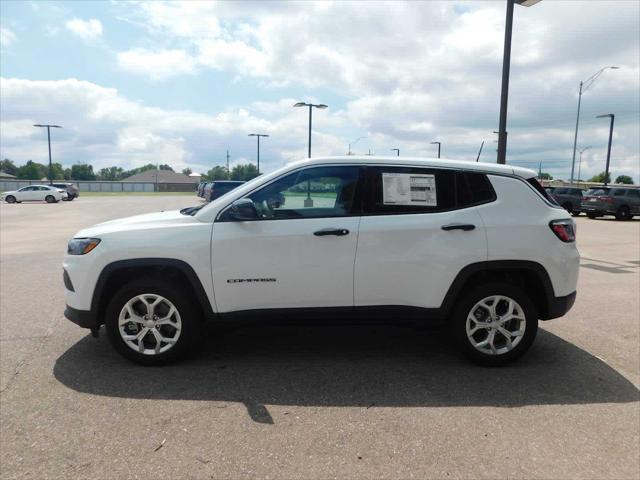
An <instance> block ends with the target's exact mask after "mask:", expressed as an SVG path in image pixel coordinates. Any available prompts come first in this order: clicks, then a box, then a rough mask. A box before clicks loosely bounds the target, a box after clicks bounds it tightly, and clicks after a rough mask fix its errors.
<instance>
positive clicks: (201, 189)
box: [196, 182, 207, 197]
mask: <svg viewBox="0 0 640 480" xmlns="http://www.w3.org/2000/svg"><path fill="white" fill-rule="evenodd" d="M206 184H207V182H200V183H199V184H198V186H197V187H196V193H197V194H198V196H199V197H204V187H205V185H206Z"/></svg>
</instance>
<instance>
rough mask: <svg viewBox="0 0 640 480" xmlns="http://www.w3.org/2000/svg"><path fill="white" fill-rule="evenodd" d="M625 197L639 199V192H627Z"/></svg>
mask: <svg viewBox="0 0 640 480" xmlns="http://www.w3.org/2000/svg"><path fill="white" fill-rule="evenodd" d="M627 196H629V197H634V198H637V197H640V190H627Z"/></svg>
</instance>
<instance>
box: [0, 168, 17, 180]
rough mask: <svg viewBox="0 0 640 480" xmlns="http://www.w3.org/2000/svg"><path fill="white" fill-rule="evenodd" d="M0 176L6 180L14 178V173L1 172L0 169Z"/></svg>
mask: <svg viewBox="0 0 640 480" xmlns="http://www.w3.org/2000/svg"><path fill="white" fill-rule="evenodd" d="M0 178H6V179H7V180H14V179H15V178H16V176H15V175H11V174H10V173H7V172H3V171H2V170H0Z"/></svg>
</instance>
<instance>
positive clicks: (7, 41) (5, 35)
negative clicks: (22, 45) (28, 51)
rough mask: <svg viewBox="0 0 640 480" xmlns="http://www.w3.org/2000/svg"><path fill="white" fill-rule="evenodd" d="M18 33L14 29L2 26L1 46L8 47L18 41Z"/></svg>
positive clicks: (0, 27) (0, 28) (0, 34)
mask: <svg viewBox="0 0 640 480" xmlns="http://www.w3.org/2000/svg"><path fill="white" fill-rule="evenodd" d="M16 38H17V37H16V34H15V33H13V31H12V30H11V29H10V28H8V27H5V26H0V46H1V47H2V48H5V47H8V46H9V45H11V44H12V43H13V42H15V41H16Z"/></svg>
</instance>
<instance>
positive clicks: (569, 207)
mask: <svg viewBox="0 0 640 480" xmlns="http://www.w3.org/2000/svg"><path fill="white" fill-rule="evenodd" d="M562 208H564V209H565V210H566V211H567V212H569V213H573V205H572V204H571V202H566V203H563V204H562Z"/></svg>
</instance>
